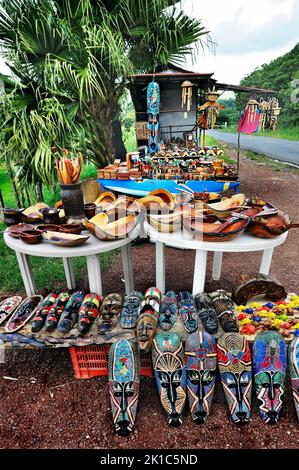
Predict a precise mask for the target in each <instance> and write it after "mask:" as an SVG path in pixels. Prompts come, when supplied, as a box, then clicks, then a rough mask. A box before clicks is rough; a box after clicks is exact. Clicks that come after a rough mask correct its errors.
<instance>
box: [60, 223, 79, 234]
mask: <svg viewBox="0 0 299 470" xmlns="http://www.w3.org/2000/svg"><path fill="white" fill-rule="evenodd" d="M58 229H59V232H61V233H73V234H74V235H80V233H81V232H82V230H83V227H82V225H81V224H63V225H60V226H59V227H58Z"/></svg>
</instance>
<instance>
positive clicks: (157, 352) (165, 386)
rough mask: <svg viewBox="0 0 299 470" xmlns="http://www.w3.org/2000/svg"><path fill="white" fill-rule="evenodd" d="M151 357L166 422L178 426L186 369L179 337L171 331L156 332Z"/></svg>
mask: <svg viewBox="0 0 299 470" xmlns="http://www.w3.org/2000/svg"><path fill="white" fill-rule="evenodd" d="M152 359H153V368H154V371H155V377H156V382H157V387H158V392H159V395H160V400H161V403H162V406H163V409H164V411H165V412H166V414H167V416H168V423H169V424H171V425H172V426H179V425H180V424H181V423H182V418H181V414H182V412H183V409H184V405H185V401H186V370H185V367H184V350H183V344H182V342H181V340H180V337H179V336H178V335H177V334H176V333H171V332H169V333H168V332H163V333H160V334H158V335H157V336H156V337H155V339H154V341H153V347H152Z"/></svg>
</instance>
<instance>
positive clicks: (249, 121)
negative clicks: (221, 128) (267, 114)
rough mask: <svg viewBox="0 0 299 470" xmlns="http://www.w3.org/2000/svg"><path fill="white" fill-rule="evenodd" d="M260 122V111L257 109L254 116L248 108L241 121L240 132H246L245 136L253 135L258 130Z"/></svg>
mask: <svg viewBox="0 0 299 470" xmlns="http://www.w3.org/2000/svg"><path fill="white" fill-rule="evenodd" d="M259 122H260V112H259V110H258V109H257V110H256V112H255V114H253V113H252V112H250V110H249V109H248V108H246V109H245V111H244V113H243V114H242V117H241V119H240V121H239V126H238V131H239V132H244V134H253V133H254V132H256V131H257V130H258V127H259Z"/></svg>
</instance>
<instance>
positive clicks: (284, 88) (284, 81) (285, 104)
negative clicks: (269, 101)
mask: <svg viewBox="0 0 299 470" xmlns="http://www.w3.org/2000/svg"><path fill="white" fill-rule="evenodd" d="M295 79H298V80H299V43H298V44H297V45H296V46H295V47H294V48H293V49H292V50H291V51H290V52H288V53H287V54H285V55H283V56H281V57H278V58H277V59H275V60H273V61H272V62H270V63H269V64H264V65H262V66H261V67H259V68H257V69H255V70H254V71H253V72H252V73H250V74H249V75H247V76H246V77H244V78H243V79H242V80H241V82H240V84H241V85H247V86H257V87H260V88H266V89H271V90H277V91H278V93H277V98H278V100H279V102H280V105H281V106H282V108H283V109H282V113H281V115H280V117H279V127H295V126H298V124H299V103H297V104H296V103H293V102H292V100H291V95H292V93H293V92H294V87H292V81H293V80H295ZM297 88H299V82H298V85H297ZM297 97H299V92H298V93H297ZM247 98H248V97H247ZM240 99H241V100H242V101H243V100H244V99H245V100H246V97H244V94H243V96H241V97H240V96H239V97H238V99H237V102H238V104H239V105H240Z"/></svg>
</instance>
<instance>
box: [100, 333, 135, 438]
mask: <svg viewBox="0 0 299 470" xmlns="http://www.w3.org/2000/svg"><path fill="white" fill-rule="evenodd" d="M108 368H109V377H108V379H109V393H110V402H111V409H112V416H113V422H114V426H115V430H116V432H117V433H118V434H120V435H121V436H127V435H128V434H129V433H130V432H131V431H132V430H133V427H134V423H135V419H136V411H137V403H138V396H139V382H140V375H139V374H140V358H139V353H138V351H137V346H136V343H134V344H133V343H131V342H130V341H127V340H126V339H120V340H119V341H117V342H116V343H114V344H113V345H112V346H111V348H110V351H109V364H108Z"/></svg>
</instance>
